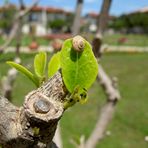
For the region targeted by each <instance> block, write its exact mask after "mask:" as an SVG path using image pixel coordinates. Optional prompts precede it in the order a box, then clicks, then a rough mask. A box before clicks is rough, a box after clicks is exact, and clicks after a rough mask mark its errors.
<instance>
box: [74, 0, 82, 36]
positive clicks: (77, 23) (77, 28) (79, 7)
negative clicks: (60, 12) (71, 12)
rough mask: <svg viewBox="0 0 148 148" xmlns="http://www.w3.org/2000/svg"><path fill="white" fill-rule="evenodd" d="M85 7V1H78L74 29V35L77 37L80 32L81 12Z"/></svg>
mask: <svg viewBox="0 0 148 148" xmlns="http://www.w3.org/2000/svg"><path fill="white" fill-rule="evenodd" d="M82 6H83V0H77V5H76V10H75V18H74V22H73V27H72V35H73V36H75V35H77V34H78V33H79V31H80V24H81V23H80V19H81V11H82Z"/></svg>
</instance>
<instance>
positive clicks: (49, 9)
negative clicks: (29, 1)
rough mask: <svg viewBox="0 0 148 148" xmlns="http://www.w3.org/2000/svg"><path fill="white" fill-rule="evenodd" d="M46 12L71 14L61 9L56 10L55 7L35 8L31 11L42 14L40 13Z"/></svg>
mask: <svg viewBox="0 0 148 148" xmlns="http://www.w3.org/2000/svg"><path fill="white" fill-rule="evenodd" d="M43 10H44V11H46V12H47V13H66V14H69V12H67V11H65V10H63V9H60V8H54V7H42V6H35V7H33V8H32V9H31V11H33V12H40V11H43Z"/></svg>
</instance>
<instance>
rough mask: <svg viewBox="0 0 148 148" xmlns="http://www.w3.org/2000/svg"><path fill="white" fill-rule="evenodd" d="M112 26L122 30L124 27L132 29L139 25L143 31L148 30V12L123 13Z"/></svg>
mask: <svg viewBox="0 0 148 148" xmlns="http://www.w3.org/2000/svg"><path fill="white" fill-rule="evenodd" d="M110 27H111V28H114V29H116V30H121V29H123V28H126V29H127V30H128V29H132V28H134V27H139V28H141V29H142V30H143V32H145V33H146V32H148V13H132V14H128V15H121V16H120V17H118V18H116V20H115V21H114V22H113V23H112V24H111V26H110Z"/></svg>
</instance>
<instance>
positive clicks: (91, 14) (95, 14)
mask: <svg viewBox="0 0 148 148" xmlns="http://www.w3.org/2000/svg"><path fill="white" fill-rule="evenodd" d="M87 15H88V16H90V17H93V18H97V17H98V13H96V12H90V13H88V14H87Z"/></svg>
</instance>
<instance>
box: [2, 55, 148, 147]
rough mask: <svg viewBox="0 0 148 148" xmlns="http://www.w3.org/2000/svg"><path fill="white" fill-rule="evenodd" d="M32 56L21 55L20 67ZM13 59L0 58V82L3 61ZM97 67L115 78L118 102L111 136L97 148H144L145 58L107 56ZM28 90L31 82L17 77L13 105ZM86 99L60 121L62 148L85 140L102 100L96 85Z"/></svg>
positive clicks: (147, 113) (147, 128)
mask: <svg viewBox="0 0 148 148" xmlns="http://www.w3.org/2000/svg"><path fill="white" fill-rule="evenodd" d="M32 56H33V55H27V54H23V55H21V58H22V61H23V65H30V63H32V62H33V58H32ZM13 57H14V54H7V55H0V79H1V77H2V76H3V75H4V74H6V72H7V70H8V68H9V66H7V65H6V64H5V61H6V60H12V59H13ZM101 63H102V65H103V66H104V68H105V70H106V71H107V73H108V74H109V75H110V76H111V77H112V76H117V77H118V79H119V89H120V92H121V95H122V99H121V101H119V103H118V104H117V107H116V112H115V116H114V118H113V120H112V122H111V123H110V124H109V127H108V130H109V131H111V135H110V136H106V137H105V138H104V139H103V140H102V141H101V142H100V144H99V145H97V148H147V147H148V143H147V142H145V141H144V137H145V136H147V135H148V81H147V79H148V54H146V53H131V54H130V53H107V54H105V55H104V56H103V57H102V59H101ZM30 66H31V65H30ZM32 89H35V87H34V85H33V84H32V82H30V81H29V80H28V79H27V78H26V77H24V76H23V75H20V74H19V75H18V77H17V80H16V82H15V85H14V91H13V98H14V100H13V102H14V103H15V104H16V105H21V104H22V102H23V99H24V96H25V95H26V94H27V93H28V92H29V91H31V90H32ZM89 98H90V99H89V101H88V103H87V104H85V105H79V104H77V105H75V106H74V107H72V108H70V109H69V110H68V111H66V112H65V114H64V116H63V117H62V119H61V127H62V138H63V140H64V148H74V146H72V145H71V144H70V139H72V138H78V137H80V136H81V135H85V136H86V138H88V136H89V134H90V133H91V131H92V129H93V128H94V126H95V122H96V120H97V118H98V116H99V111H100V108H101V106H102V105H103V104H104V102H105V98H106V97H105V95H104V92H103V91H102V89H101V87H100V86H99V84H98V83H97V82H95V83H94V85H93V86H92V87H91V89H90V90H89Z"/></svg>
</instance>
